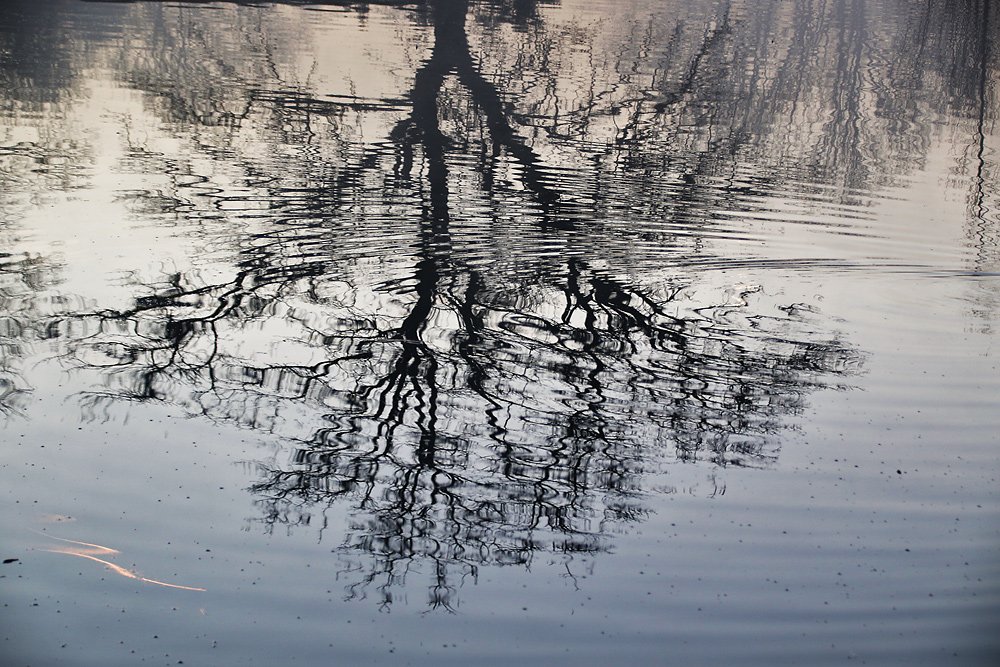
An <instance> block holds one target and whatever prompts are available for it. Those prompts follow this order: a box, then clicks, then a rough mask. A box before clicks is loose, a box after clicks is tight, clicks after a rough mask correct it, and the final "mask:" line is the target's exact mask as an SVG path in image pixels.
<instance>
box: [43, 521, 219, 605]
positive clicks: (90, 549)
mask: <svg viewBox="0 0 1000 667" xmlns="http://www.w3.org/2000/svg"><path fill="white" fill-rule="evenodd" d="M29 530H30V529H29ZM32 532H34V533H38V534H39V535H44V536H45V537H47V538H49V539H52V540H58V541H60V542H67V543H69V544H79V545H80V547H86V548H75V549H74V548H72V547H63V548H62V549H42V551H47V552H49V553H53V554H66V555H68V556H79V557H80V558H87V559H89V560H92V561H95V562H98V563H100V564H101V565H104V566H105V567H107V568H109V569H111V571H112V572H115V573H117V574H120V575H122V576H123V577H127V578H129V579H136V580H138V581H145V582H146V583H150V584H156V585H157V586H167V587H168V588H180V589H182V590H185V591H204V590H205V589H204V588H195V587H193V586H180V585H178V584H168V583H166V582H163V581H156V580H155V579H147V578H146V577H140V576H139V575H138V574H136V573H134V572H131V571H129V570H126V569H125V568H123V567H121V566H120V565H115V564H114V563H110V562H108V561H106V560H102V559H100V558H97V557H96V556H94V554H100V555H102V556H104V555H107V554H117V553H121V552H120V551H118V550H116V549H111V548H110V547H102V546H101V545H100V544H90V543H89V542H77V541H76V540H66V539H63V538H61V537H53V536H52V535H45V533H40V532H38V531H37V530H32Z"/></svg>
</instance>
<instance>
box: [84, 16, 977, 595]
mask: <svg viewBox="0 0 1000 667" xmlns="http://www.w3.org/2000/svg"><path fill="white" fill-rule="evenodd" d="M318 4H321V3H318ZM328 4H344V3H328ZM352 4H353V3H352ZM396 4H400V3H391V2H383V3H368V5H370V6H369V7H368V11H371V10H372V9H373V8H375V7H376V6H378V5H396ZM853 4H854V3H852V2H850V1H848V0H844V1H843V2H837V3H831V4H830V6H829V7H827V6H826V5H824V8H822V9H819V8H814V7H813V6H812V4H811V3H808V2H796V3H792V5H791V6H790V7H789V8H788V9H785V8H784V7H785V5H784V4H782V3H763V6H764V7H765V8H767V11H756V10H754V11H751V10H749V9H747V8H746V7H744V6H742V5H739V4H738V3H728V2H705V3H688V4H686V5H685V6H684V8H683V10H678V12H679V13H678V16H677V17H675V18H673V19H670V20H667V19H666V18H664V16H662V15H657V16H653V17H652V18H650V19H649V20H648V21H647V22H646V23H641V22H632V23H631V24H630V25H634V26H635V32H634V34H632V35H631V38H630V39H629V40H627V41H626V43H624V44H618V45H616V48H614V49H611V48H607V45H606V44H602V43H598V42H597V41H596V40H597V39H598V37H597V36H596V35H597V33H596V31H593V30H591V29H590V28H589V27H588V26H587V25H586V24H585V23H584V22H582V21H581V22H579V23H573V24H564V25H561V26H559V27H558V29H556V28H553V27H551V26H549V25H548V24H547V23H546V20H545V16H544V14H545V11H544V10H545V4H544V3H535V2H530V1H524V0H522V1H520V2H494V3H489V2H487V3H480V4H474V5H473V6H472V7H471V8H470V6H469V4H468V3H467V2H466V0H427V1H426V2H424V3H412V4H411V5H408V8H407V9H406V10H405V11H408V12H412V13H411V14H410V15H411V16H412V17H413V23H414V25H415V26H423V27H424V32H423V33H420V34H421V35H426V36H427V39H428V40H429V42H430V43H429V44H424V45H423V46H424V52H425V57H424V59H423V60H422V61H420V62H419V63H415V64H414V72H413V76H412V79H409V81H408V83H409V90H408V91H406V92H405V93H400V94H398V95H393V96H387V97H385V98H379V99H367V98H362V97H360V96H357V97H352V98H344V97H339V98H328V97H323V96H322V95H318V94H315V93H314V91H312V90H310V89H309V88H308V86H306V85H301V84H298V83H293V82H290V81H289V80H286V79H284V78H282V76H281V74H280V73H281V72H282V71H285V70H286V69H287V67H286V65H287V62H291V61H293V60H294V58H292V57H290V55H289V53H288V52H283V51H281V47H280V46H279V45H278V44H276V43H272V42H270V41H269V39H268V34H269V32H268V29H266V28H265V27H264V24H265V21H264V19H263V18H262V17H264V16H265V15H266V12H267V11H268V10H266V9H260V8H240V9H239V10H234V11H235V12H236V15H237V16H238V17H239V18H240V21H239V22H237V23H236V24H235V25H236V30H235V31H234V32H232V33H223V32H221V31H213V30H211V29H210V28H211V27H212V26H211V24H208V26H207V28H209V29H206V26H202V25H198V20H199V19H196V18H192V17H193V16H199V15H196V14H195V15H192V14H191V13H190V12H182V11H175V10H176V9H177V8H172V7H168V6H159V5H158V6H150V5H139V6H138V7H137V9H136V10H135V11H136V12H139V13H144V14H143V16H145V17H146V18H150V17H152V19H154V20H152V23H153V25H154V26H155V30H154V34H153V35H152V36H149V37H145V36H143V35H142V34H141V33H139V32H137V33H136V36H135V37H134V39H135V40H136V41H137V42H141V41H143V40H144V39H145V40H146V42H147V43H146V44H144V45H142V47H141V48H135V49H131V50H130V49H123V55H122V57H121V61H120V62H119V63H118V67H119V68H120V69H119V74H120V76H121V78H122V80H123V81H125V82H127V83H128V84H129V85H131V86H133V87H135V88H136V89H139V90H143V91H147V92H148V93H150V97H149V102H148V104H149V107H150V109H151V110H152V111H153V112H155V113H156V114H157V115H158V117H162V118H163V119H164V120H165V121H166V122H169V123H172V124H174V126H175V127H177V128H178V132H182V133H184V134H186V135H189V136H191V137H193V138H192V143H193V144H194V145H196V147H197V150H196V151H194V152H195V154H196V157H207V158H209V161H208V165H207V166H206V164H205V162H204V161H203V162H201V163H199V161H198V160H197V159H194V158H189V157H188V158H187V159H168V158H166V157H164V156H162V155H158V154H156V152H155V151H153V150H149V149H147V148H145V147H143V146H138V145H136V146H132V145H131V144H130V146H129V154H128V161H127V164H125V165H124V167H125V168H126V169H134V170H136V171H140V172H163V173H168V174H169V175H170V178H171V179H172V184H173V190H172V191H171V192H169V193H166V194H164V193H155V192H152V191H150V192H138V193H129V195H128V196H130V197H134V198H135V199H136V200H141V201H145V203H146V205H147V207H153V208H154V209H155V208H156V207H157V206H159V207H160V208H161V210H163V211H167V212H170V213H172V214H175V215H177V216H184V217H188V218H192V219H198V220H202V221H204V225H203V231H202V234H203V235H204V239H205V244H206V247H210V248H213V249H216V248H217V247H219V246H224V247H225V248H226V249H227V250H229V251H230V252H231V253H232V257H233V260H232V264H233V268H234V275H232V276H231V277H230V278H229V279H219V280H212V279H203V278H201V276H200V275H199V274H197V273H196V272H182V273H177V274H175V275H172V276H170V277H169V279H166V280H163V281H159V282H155V281H154V282H153V283H151V284H141V283H139V282H138V281H137V283H136V289H137V291H138V292H139V296H137V298H136V300H135V303H134V304H133V306H132V307H131V308H129V309H125V310H105V311H101V312H95V313H92V314H91V315H88V316H84V317H82V318H81V323H80V325H79V327H78V330H79V331H85V332H86V335H83V334H80V335H76V336H74V337H73V339H72V340H71V341H69V343H68V345H69V354H68V356H67V360H73V361H74V362H75V364H76V365H77V367H78V368H92V369H96V370H97V371H98V372H99V373H100V376H101V380H102V382H104V383H105V384H106V387H105V388H104V389H103V390H102V391H99V392H94V393H92V394H90V395H89V396H88V398H87V400H88V402H89V404H88V409H91V410H95V411H96V410H99V409H101V408H102V407H105V406H108V405H110V404H111V403H115V402H120V401H122V400H130V401H153V400H156V401H169V402H172V403H175V404H178V405H182V406H185V407H186V408H187V409H188V411H189V412H190V414H193V415H201V416H203V417H206V418H209V419H213V420H219V421H224V422H229V423H236V424H238V425H240V426H243V427H246V428H252V429H259V430H263V431H268V432H272V433H275V434H277V435H279V436H281V437H282V438H284V439H285V440H286V441H287V442H289V443H294V444H293V452H292V454H291V457H290V459H289V460H287V461H283V460H277V459H276V460H272V461H266V462H262V463H261V464H260V466H259V470H258V472H259V479H258V481H257V482H256V483H255V484H254V486H253V491H254V493H255V494H256V496H257V498H258V503H259V505H260V507H261V509H262V512H263V520H264V521H265V523H266V524H267V525H268V526H269V527H273V526H275V525H279V524H283V523H298V522H306V521H309V520H310V518H311V516H312V515H313V514H314V513H315V512H316V511H317V508H322V507H326V506H329V505H331V504H333V503H337V502H346V503H350V504H351V505H353V507H355V508H356V510H357V512H356V514H355V517H356V523H355V524H354V525H353V526H352V528H351V530H350V531H349V533H348V535H347V537H346V538H345V544H344V547H345V551H347V552H352V551H354V552H358V553H361V554H368V555H370V556H374V558H371V559H368V560H366V565H365V566H364V569H363V570H362V571H361V574H360V575H359V576H360V577H361V582H360V584H361V586H360V587H359V588H357V589H354V592H356V593H358V594H361V593H362V592H363V590H364V588H365V587H366V586H367V585H369V584H371V585H375V586H378V587H379V590H380V591H381V593H382V595H383V596H384V598H383V599H384V600H385V601H386V602H389V601H391V596H392V594H393V590H394V589H395V588H396V584H397V583H399V581H400V580H401V577H403V576H405V573H406V571H407V569H408V568H409V567H410V566H411V564H412V563H413V562H414V561H425V562H429V563H432V564H433V568H434V569H433V583H432V592H431V596H432V603H433V604H435V605H443V606H447V605H449V604H450V595H451V592H452V587H453V586H454V580H453V577H454V572H455V571H456V570H458V571H459V572H460V573H466V572H474V571H475V569H476V567H478V566H479V565H481V564H508V563H516V564H528V563H530V562H531V559H532V557H533V554H535V553H537V552H539V551H549V552H555V553H562V554H568V555H572V554H577V553H581V552H582V553H594V552H598V551H600V550H602V549H604V548H606V546H607V544H606V542H605V540H606V536H607V535H608V534H609V533H610V532H611V531H612V530H613V527H614V526H615V525H617V524H620V523H622V522H628V521H632V520H635V519H637V518H639V517H641V515H642V511H643V510H642V502H641V494H642V492H643V490H644V489H648V485H649V480H650V479H652V478H653V477H654V476H656V475H660V474H663V473H664V471H666V470H669V469H670V468H671V465H672V464H675V463H687V462H691V463H693V462H700V461H701V462H705V463H706V464H707V465H711V466H766V465H768V464H769V462H770V461H772V460H773V459H774V458H775V457H776V456H777V454H778V447H779V441H780V438H779V433H780V431H781V429H783V428H785V427H786V426H787V423H788V417H789V416H790V415H792V414H794V413H796V412H797V411H798V410H799V409H800V408H801V406H802V405H803V401H804V397H805V395H806V394H807V393H808V392H809V391H811V390H813V389H814V388H815V387H817V386H823V385H826V384H828V383H829V382H830V381H831V378H835V377H837V376H842V375H845V374H848V373H850V372H852V371H853V370H854V369H855V368H856V366H857V363H858V356H857V354H856V353H854V352H853V351H852V350H851V349H850V347H849V346H847V345H846V344H844V343H842V342H841V341H839V340H838V339H837V338H836V337H835V336H833V335H832V334H829V333H827V334H824V333H819V332H817V331H816V330H815V328H814V327H815V322H812V321H810V320H809V317H810V312H809V308H808V306H806V305H803V304H780V308H779V307H777V305H775V307H773V308H770V309H768V307H767V306H766V305H765V304H764V303H763V301H764V295H763V294H762V293H761V292H759V291H758V287H757V286H754V285H729V286H728V291H727V290H726V289H724V288H722V287H720V286H718V285H712V284H710V282H711V281H710V280H705V281H704V284H700V278H699V276H697V275H694V274H693V272H690V271H685V270H682V269H680V268H679V267H681V266H683V265H684V264H686V263H691V264H695V265H697V266H706V265H709V264H711V263H712V262H722V261H724V260H723V258H719V257H716V256H714V255H713V254H712V251H711V247H710V242H708V241H706V239H708V238H710V236H711V234H712V233H717V232H719V231H720V230H722V231H724V230H725V229H726V225H727V224H728V223H725V222H722V221H720V220H719V219H718V218H716V217H713V216H712V215H711V212H712V211H716V210H725V211H728V212H734V211H736V212H738V211H748V210H753V209H754V208H755V207H756V206H757V205H758V203H759V202H760V201H761V200H762V199H763V198H765V197H767V196H769V195H781V194H783V192H782V189H783V188H784V187H785V183H784V182H785V181H787V180H789V179H793V180H799V181H807V182H809V183H810V184H812V185H811V186H810V187H811V188H813V190H812V191H810V192H808V193H807V194H806V196H807V197H812V198H815V199H816V200H817V201H819V202H821V203H822V202H824V201H825V202H826V203H827V204H832V203H836V204H837V205H843V204H844V203H849V204H856V203H857V201H856V200H857V198H858V196H859V195H860V193H864V192H869V191H870V190H871V189H872V188H873V187H875V186H878V185H882V184H883V183H879V182H878V181H879V179H884V178H889V177H893V176H894V175H896V174H899V173H902V172H903V171H905V170H907V169H912V168H913V167H914V165H915V164H916V163H918V162H919V161H920V160H921V159H923V153H922V152H921V151H922V150H923V149H924V148H925V147H924V144H925V143H926V140H927V137H926V136H923V135H921V134H920V133H919V132H914V130H913V128H914V118H915V114H917V111H916V110H915V109H913V108H908V107H906V105H905V104H904V103H903V102H901V101H900V100H898V99H897V98H896V97H895V96H893V95H892V94H891V92H890V91H891V89H892V85H893V83H894V82H895V81H897V80H899V81H902V80H910V79H917V80H919V81H920V83H919V85H918V84H911V85H910V87H909V88H908V89H909V90H913V89H914V88H915V87H916V88H918V89H919V86H927V88H928V92H927V93H926V99H923V98H920V99H919V100H918V101H919V102H920V103H927V104H934V105H939V106H938V107H935V108H939V109H941V110H942V111H944V110H946V109H953V110H954V109H958V110H959V111H961V112H962V113H971V109H972V107H969V106H968V105H967V104H966V102H967V93H968V90H967V89H966V83H967V78H968V77H969V76H971V75H970V73H969V72H973V73H975V72H977V71H978V70H976V68H975V66H973V67H971V68H967V67H966V65H965V63H964V61H963V60H962V54H950V53H945V54H942V51H943V50H944V49H945V48H946V47H947V48H952V46H950V45H953V44H954V43H955V40H946V39H941V40H940V42H935V41H934V40H933V39H930V38H927V39H924V40H923V42H922V43H923V44H924V48H926V49H927V51H926V52H919V53H917V54H913V53H911V51H912V49H911V48H910V47H908V46H906V45H901V44H900V43H897V41H898V40H903V41H905V40H907V39H910V38H909V35H910V32H911V31H914V30H915V31H918V32H919V30H921V28H920V26H921V25H923V23H922V22H925V21H931V22H933V21H936V20H937V18H938V17H937V15H936V14H935V13H934V12H935V11H936V10H933V8H928V9H926V10H919V11H918V10H917V9H907V11H906V12H903V14H904V16H903V18H900V19H898V20H899V22H900V24H901V25H903V27H904V28H905V29H901V30H899V31H897V32H896V33H891V34H889V35H888V36H887V37H885V36H873V35H870V34H869V33H868V32H867V29H866V28H865V25H866V24H865V22H866V20H867V15H866V13H865V12H866V11H874V10H865V11H861V10H857V11H856V10H855V8H854V7H853ZM755 7H757V6H756V5H755ZM908 7H909V6H908ZM415 8H416V9H415ZM800 9H801V10H802V11H799V10H800ZM399 11H403V10H399ZM885 11H887V12H888V11H889V10H885ZM901 11H902V10H901ZM920 11H924V13H923V14H921V13H920ZM970 16H972V14H971V13H963V12H953V13H952V14H950V15H949V16H947V17H943V16H942V17H939V18H940V19H941V21H946V22H945V23H943V24H942V25H945V26H956V25H958V26H961V25H964V24H963V23H962V22H963V21H966V22H967V21H969V20H971V19H970V18H969V17H970ZM886 20H888V19H886ZM894 20H895V19H894ZM779 28H781V29H779ZM784 28H787V29H784ZM956 29H957V28H956ZM234 35H235V37H234ZM775 40H777V42H778V43H777V44H775ZM878 40H886V41H884V42H883V41H878ZM180 45H183V47H184V48H183V49H181V48H180ZM904 46H905V48H904ZM286 48H287V47H286ZM879 48H882V49H884V51H885V53H886V54H890V55H891V56H892V57H893V58H896V57H899V58H900V59H899V62H894V63H893V66H892V67H890V68H888V69H887V70H886V72H887V74H886V76H887V80H886V82H885V83H884V84H882V85H879V86H875V87H871V86H870V85H869V83H867V82H866V81H865V80H864V79H863V77H862V76H861V72H862V70H863V69H864V68H865V67H870V59H866V58H867V57H866V55H865V53H866V49H868V50H869V52H870V51H871V50H873V49H879ZM894 49H895V50H894ZM574 50H575V51H577V52H583V53H585V54H586V56H587V57H579V56H573V55H572V53H573V52H574ZM898 53H904V54H906V56H905V57H901V56H898V55H896V54H898ZM133 54H140V55H138V56H135V55H133ZM150 54H152V55H153V56H155V57H146V56H149V55H150ZM607 54H611V55H607ZM942 56H946V57H947V58H946V61H945V62H941V57H942ZM131 58H134V60H130V59H131ZM602 58H603V59H604V60H603V61H602V60H601V59H602ZM286 61H287V62H286ZM967 70H968V71H967ZM747 72H751V75H749V76H748V75H747V74H746V73H747ZM817 73H819V74H820V75H822V76H828V73H832V74H829V76H832V77H833V80H817ZM581 81H587V82H589V83H588V85H586V86H581V85H580V82H581ZM941 93H943V94H941ZM918 97H919V96H918ZM909 99H910V100H911V101H912V100H913V99H914V98H913V97H911V98H909ZM862 118H864V119H865V121H866V122H861V119H862ZM371 119H375V120H374V121H372V120H371ZM366 122H371V123H372V124H373V125H374V126H376V127H378V128H380V129H381V130H383V133H382V136H379V137H378V138H377V140H372V137H371V136H366V135H364V132H362V131H360V130H355V129H352V128H358V127H362V126H364V127H369V125H365V123H366ZM366 131H368V130H366ZM922 131H923V130H922ZM248 137H249V138H248ZM872 146H879V147H886V150H885V151H882V150H874V149H872ZM206 171H208V172H210V173H205V172H206ZM222 176H224V177H225V178H222ZM223 180H225V181H226V183H225V184H221V183H219V182H216V181H223ZM829 185H833V186H835V188H834V189H835V190H836V191H837V192H838V193H840V194H839V195H837V197H829V199H824V197H827V196H828V195H824V194H822V193H821V192H820V191H821V189H822V187H821V186H823V187H826V186H829ZM801 189H802V190H803V191H805V190H809V187H805V186H803V187H802V188H801ZM784 194H787V193H784ZM400 248H404V250H402V251H401V250H400ZM674 467H675V468H676V466H674Z"/></svg>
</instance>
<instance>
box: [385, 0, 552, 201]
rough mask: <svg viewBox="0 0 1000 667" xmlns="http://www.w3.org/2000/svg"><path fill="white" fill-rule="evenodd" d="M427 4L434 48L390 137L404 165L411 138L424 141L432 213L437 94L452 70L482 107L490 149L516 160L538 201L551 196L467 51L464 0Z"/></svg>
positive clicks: (440, 142) (439, 174)
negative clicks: (405, 113) (407, 110)
mask: <svg viewBox="0 0 1000 667" xmlns="http://www.w3.org/2000/svg"><path fill="white" fill-rule="evenodd" d="M429 4H430V7H431V16H432V19H433V21H434V48H433V51H432V53H431V57H430V58H429V59H428V60H427V61H425V63H424V64H423V66H422V67H421V68H420V70H419V71H418V72H417V74H416V76H415V77H414V82H413V91H412V92H411V93H410V98H411V100H412V103H413V113H412V114H411V116H410V117H409V118H408V119H406V120H404V121H402V122H401V123H400V124H399V125H398V126H397V127H396V129H395V130H394V132H393V137H394V138H395V139H396V140H397V141H400V142H401V143H402V144H403V150H404V151H405V157H404V165H405V166H406V167H407V168H408V166H409V165H410V164H411V163H412V151H413V146H412V144H413V143H416V142H419V143H420V144H421V145H422V146H423V147H424V151H425V154H426V157H427V161H428V175H427V176H428V180H429V181H430V183H431V193H432V206H433V208H434V211H435V213H434V217H435V219H441V215H442V213H443V211H442V207H446V206H447V198H446V197H447V193H446V191H444V190H442V187H443V186H444V178H445V177H446V176H447V171H446V167H445V164H444V149H445V145H446V138H445V136H444V133H442V132H441V128H440V123H439V120H438V106H437V105H438V96H439V95H440V92H441V87H442V85H443V84H444V79H445V77H446V76H448V75H449V74H452V73H454V74H455V75H456V76H457V77H458V80H459V81H460V82H461V83H462V85H463V86H465V88H466V90H467V91H468V92H469V94H470V96H471V97H472V100H473V101H474V102H475V103H476V105H477V106H478V107H479V109H480V110H481V111H482V112H483V116H484V117H485V120H486V126H487V128H488V129H489V132H490V137H491V139H492V141H493V150H494V154H495V155H496V154H499V152H500V151H501V150H506V151H507V153H508V154H510V155H511V156H512V157H513V158H514V159H515V160H517V162H518V163H519V164H520V165H521V169H522V170H523V173H522V178H523V180H524V184H525V186H526V187H527V188H528V189H529V190H530V191H531V192H532V193H534V195H535V197H536V198H537V199H538V201H539V202H541V203H542V204H544V205H549V204H552V203H554V202H556V201H557V200H558V199H559V197H558V195H557V194H556V192H555V191H554V190H553V189H552V188H551V187H550V186H549V185H548V184H546V183H545V178H544V176H543V174H542V173H541V164H540V160H539V158H538V155H536V154H535V152H534V151H533V150H532V149H531V148H530V147H529V146H527V145H525V144H524V142H523V141H521V139H520V138H519V137H518V136H517V134H516V133H515V132H514V129H513V128H512V127H511V125H510V122H509V121H508V120H507V113H506V111H505V110H504V104H503V101H502V100H501V99H500V94H499V93H498V92H497V89H496V86H494V85H493V84H492V83H490V82H489V81H487V80H486V78H485V77H483V75H482V74H481V73H480V71H479V68H478V67H477V65H476V63H475V61H474V59H473V57H472V52H471V50H470V48H469V37H468V35H467V34H466V30H465V20H466V14H467V12H468V0H432V1H431V2H430V3H429ZM444 215H447V214H446V213H444Z"/></svg>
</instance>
